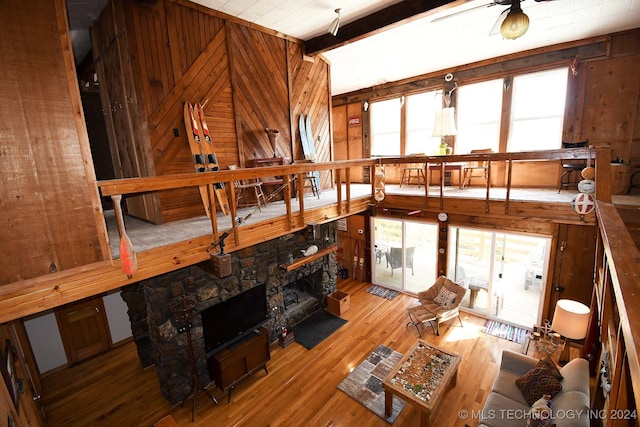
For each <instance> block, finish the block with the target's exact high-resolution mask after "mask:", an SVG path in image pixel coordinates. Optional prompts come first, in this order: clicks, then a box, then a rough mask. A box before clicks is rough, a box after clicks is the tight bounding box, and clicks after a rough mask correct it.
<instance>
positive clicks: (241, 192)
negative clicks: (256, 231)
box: [229, 165, 267, 210]
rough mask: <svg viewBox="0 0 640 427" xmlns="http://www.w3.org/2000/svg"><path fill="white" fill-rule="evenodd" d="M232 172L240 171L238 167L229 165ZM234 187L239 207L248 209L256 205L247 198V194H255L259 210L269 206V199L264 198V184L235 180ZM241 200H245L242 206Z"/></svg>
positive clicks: (256, 181)
mask: <svg viewBox="0 0 640 427" xmlns="http://www.w3.org/2000/svg"><path fill="white" fill-rule="evenodd" d="M229 169H230V170H235V169H238V167H237V166H236V165H229ZM233 186H234V188H235V189H236V206H237V207H247V206H254V204H253V203H252V202H251V201H250V200H251V199H250V198H248V197H247V192H249V193H253V197H255V200H256V203H257V204H258V210H262V209H260V206H261V205H262V206H267V199H266V198H265V197H264V192H263V191H262V182H260V181H258V180H252V181H249V180H234V181H233ZM241 200H244V203H243V204H241V203H240V202H241Z"/></svg>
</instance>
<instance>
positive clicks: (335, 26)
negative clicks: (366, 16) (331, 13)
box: [327, 8, 342, 37]
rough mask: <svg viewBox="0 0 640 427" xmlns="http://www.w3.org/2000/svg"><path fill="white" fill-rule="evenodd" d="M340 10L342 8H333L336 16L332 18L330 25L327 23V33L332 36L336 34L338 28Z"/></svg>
mask: <svg viewBox="0 0 640 427" xmlns="http://www.w3.org/2000/svg"><path fill="white" fill-rule="evenodd" d="M341 11H342V9H340V8H338V9H336V10H335V12H336V13H337V14H338V16H337V17H336V19H334V20H333V22H332V23H331V25H329V28H328V29H327V33H329V34H331V35H332V36H334V37H335V36H337V35H338V29H339V28H340V12H341Z"/></svg>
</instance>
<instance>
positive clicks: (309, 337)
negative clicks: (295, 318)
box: [293, 310, 347, 350]
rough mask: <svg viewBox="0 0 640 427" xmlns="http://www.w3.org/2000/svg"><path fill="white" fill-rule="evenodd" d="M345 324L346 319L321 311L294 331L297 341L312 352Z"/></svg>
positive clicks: (299, 324)
mask: <svg viewBox="0 0 640 427" xmlns="http://www.w3.org/2000/svg"><path fill="white" fill-rule="evenodd" d="M345 323H347V321H346V320H345V319H342V318H340V317H338V316H334V315H333V314H331V313H329V312H328V311H325V310H320V311H317V312H315V313H314V314H312V315H311V316H309V317H307V318H306V319H304V320H303V321H302V322H300V323H298V324H297V325H295V326H294V327H293V331H294V335H295V339H296V341H297V342H298V343H300V344H301V345H302V346H304V347H306V348H307V349H309V350H311V349H312V348H313V347H315V346H317V345H318V344H320V342H322V340H324V339H325V338H327V337H328V336H329V335H331V334H332V333H334V332H335V331H337V330H338V328H340V327H341V326H342V325H344V324H345Z"/></svg>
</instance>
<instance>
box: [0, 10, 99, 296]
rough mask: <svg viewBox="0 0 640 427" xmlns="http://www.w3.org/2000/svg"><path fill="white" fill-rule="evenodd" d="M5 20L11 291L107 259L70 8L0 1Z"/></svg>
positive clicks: (0, 122) (1, 200)
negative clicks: (68, 15)
mask: <svg viewBox="0 0 640 427" xmlns="http://www.w3.org/2000/svg"><path fill="white" fill-rule="evenodd" d="M0 15H1V16H2V17H3V25H2V26H0V56H1V57H2V58H11V60H3V61H0V147H1V151H0V182H1V183H2V184H1V188H2V196H1V197H0V210H1V211H2V215H1V216H0V217H1V219H0V240H1V241H2V242H3V245H2V254H1V256H0V272H1V273H0V285H4V284H7V283H14V282H18V281H21V280H25V279H29V278H34V277H38V276H42V275H45V274H48V273H51V272H55V271H60V270H65V269H69V268H73V267H78V266H82V265H85V264H91V263H93V262H97V261H100V260H103V259H109V257H110V255H109V248H108V246H107V241H108V240H107V237H106V229H105V228H104V220H100V218H101V216H100V200H99V197H98V191H97V187H96V183H95V175H94V174H93V166H92V160H91V155H90V153H89V151H88V149H89V144H88V137H87V132H86V128H84V117H83V113H82V108H81V105H80V94H79V91H78V86H77V82H76V80H75V69H74V67H73V55H72V54H71V45H70V40H69V38H68V37H67V34H68V33H67V29H66V20H65V19H66V9H65V6H64V2H52V1H49V0H41V1H33V2H23V1H19V0H11V1H3V2H0ZM61 17H65V18H64V19H62V18H61ZM59 26H60V27H59Z"/></svg>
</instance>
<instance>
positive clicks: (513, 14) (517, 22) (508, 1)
mask: <svg viewBox="0 0 640 427" xmlns="http://www.w3.org/2000/svg"><path fill="white" fill-rule="evenodd" d="M521 1H524V0H493V1H491V2H489V3H485V4H481V5H478V6H474V7H471V8H469V9H465V10H460V11H457V12H453V13H450V14H449V15H445V16H441V17H439V18H436V19H434V20H433V21H431V22H437V21H442V20H444V19H448V18H451V17H453V16H456V15H460V14H462V13H467V12H470V11H472V10H475V9H481V8H485V7H493V6H509V7H508V8H506V9H505V10H503V11H502V13H501V14H500V15H499V16H498V19H497V20H496V23H495V24H494V25H493V28H492V29H491V31H490V32H489V35H495V34H498V33H502V35H503V36H504V37H505V38H508V39H516V38H518V37H520V36H522V35H523V34H524V33H526V32H527V29H528V28H529V17H528V16H527V15H526V14H525V13H524V12H523V11H522V8H521V7H520V2H521ZM535 1H536V2H543V1H553V0H535ZM505 21H506V24H505Z"/></svg>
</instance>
